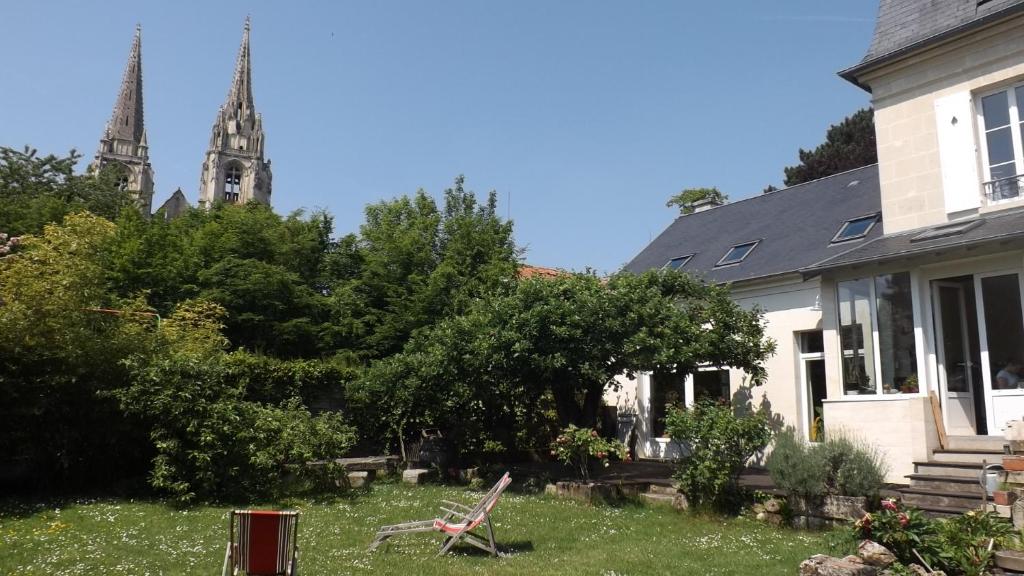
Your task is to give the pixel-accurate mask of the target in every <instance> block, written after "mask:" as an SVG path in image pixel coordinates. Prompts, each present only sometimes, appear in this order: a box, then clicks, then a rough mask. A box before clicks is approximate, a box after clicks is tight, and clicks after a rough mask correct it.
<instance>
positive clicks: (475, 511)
mask: <svg viewBox="0 0 1024 576" xmlns="http://www.w3.org/2000/svg"><path fill="white" fill-rule="evenodd" d="M511 483H512V479H511V478H509V475H508V472H506V473H505V475H504V476H502V477H501V479H500V480H498V483H497V484H495V485H494V486H493V487H492V488H491V489H490V490H488V491H487V494H484V497H483V498H481V499H480V501H479V502H477V504H476V506H473V507H469V506H464V505H462V504H459V503H457V502H449V501H447V500H442V504H444V506H442V507H441V511H442V512H444V515H442V516H440V517H438V518H435V519H433V520H421V521H419V522H406V523H404V524H394V525H392V526H384V527H382V528H381V529H380V530H378V531H377V536H376V538H374V539H373V543H371V544H370V550H374V549H376V548H377V547H378V546H380V545H381V543H383V542H384V541H385V540H387V539H388V538H391V537H392V536H395V535H398V534H408V533H411V532H440V533H441V534H442V535H443V536H444V540H443V541H442V543H441V550H440V551H439V552H438V553H437V555H438V556H441V555H442V554H444V553H445V552H448V550H450V549H451V547H452V546H454V545H455V544H456V543H458V542H466V543H468V544H472V545H473V546H476V547H477V548H480V549H481V550H486V551H487V552H490V553H491V555H492V556H497V555H498V545H497V543H495V541H494V528H493V527H492V526H491V511H492V510H494V507H495V505H497V504H498V499H499V498H501V493H502V492H504V491H505V488H508V485H509V484H511ZM481 525H483V527H484V528H485V529H486V534H474V533H473V530H474V529H476V528H478V527H480V526H481ZM485 538H486V539H485Z"/></svg>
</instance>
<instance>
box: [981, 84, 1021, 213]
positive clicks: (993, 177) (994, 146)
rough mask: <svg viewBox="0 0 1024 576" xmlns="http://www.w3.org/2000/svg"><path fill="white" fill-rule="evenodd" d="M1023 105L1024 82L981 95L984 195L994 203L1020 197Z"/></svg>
mask: <svg viewBox="0 0 1024 576" xmlns="http://www.w3.org/2000/svg"><path fill="white" fill-rule="evenodd" d="M1020 106H1024V85H1018V86H1011V87H1009V88H1006V89H1004V90H1000V91H999V92H995V93H994V94H988V95H986V96H982V97H981V122H980V124H981V129H982V133H983V138H982V139H981V141H982V144H983V146H982V148H983V150H984V164H985V180H986V182H985V195H986V196H987V197H988V199H989V200H990V201H993V202H998V201H1000V200H1009V199H1013V198H1017V197H1019V196H1020V182H1019V179H1018V175H1020V174H1024V153H1022V144H1021V140H1022V134H1021V129H1022V121H1024V118H1022V117H1021V112H1019V111H1018V108H1019V107H1020Z"/></svg>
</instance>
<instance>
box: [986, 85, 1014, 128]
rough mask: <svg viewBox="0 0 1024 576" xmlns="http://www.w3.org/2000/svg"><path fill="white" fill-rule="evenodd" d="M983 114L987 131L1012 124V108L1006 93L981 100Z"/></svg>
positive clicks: (999, 93) (998, 93)
mask: <svg viewBox="0 0 1024 576" xmlns="http://www.w3.org/2000/svg"><path fill="white" fill-rule="evenodd" d="M981 109H982V113H983V114H984V115H985V129H986V130H991V129H993V128H998V127H1000V126H1006V125H1008V124H1009V123H1010V106H1009V103H1008V102H1007V98H1006V92H997V93H995V94H992V95H991V96H985V97H984V98H982V99H981Z"/></svg>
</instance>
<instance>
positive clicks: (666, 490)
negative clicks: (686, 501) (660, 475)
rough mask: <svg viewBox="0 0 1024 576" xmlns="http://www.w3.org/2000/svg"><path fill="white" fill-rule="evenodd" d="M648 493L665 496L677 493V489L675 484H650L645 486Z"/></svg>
mask: <svg viewBox="0 0 1024 576" xmlns="http://www.w3.org/2000/svg"><path fill="white" fill-rule="evenodd" d="M647 493H648V494H661V495H665V496H675V495H676V494H679V490H678V489H677V488H676V487H675V486H662V485H660V484H651V485H650V486H649V487H648V488H647Z"/></svg>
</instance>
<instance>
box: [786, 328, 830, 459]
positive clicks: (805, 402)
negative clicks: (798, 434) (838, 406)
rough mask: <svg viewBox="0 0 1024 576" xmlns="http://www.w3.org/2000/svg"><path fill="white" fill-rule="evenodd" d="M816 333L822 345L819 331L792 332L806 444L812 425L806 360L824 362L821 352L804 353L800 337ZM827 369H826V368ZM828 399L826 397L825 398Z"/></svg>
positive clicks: (823, 353) (823, 335) (822, 333)
mask: <svg viewBox="0 0 1024 576" xmlns="http://www.w3.org/2000/svg"><path fill="white" fill-rule="evenodd" d="M811 332H817V333H819V334H821V337H822V344H823V345H824V343H825V342H824V339H825V333H824V331H823V330H821V329H812V330H797V331H796V332H793V337H794V340H795V342H796V357H797V362H799V363H800V366H799V371H800V413H801V418H802V420H803V427H804V440H806V441H807V442H810V441H811V426H812V424H813V422H812V420H813V418H812V416H813V415H812V414H811V391H810V387H809V385H810V379H809V378H808V377H807V361H808V360H822V361H825V351H824V350H822V351H821V352H804V349H803V341H802V339H801V337H802V336H803V335H804V334H807V333H811ZM826 369H827V368H826ZM825 399H826V400H827V399H828V398H827V397H826V398H825Z"/></svg>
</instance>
